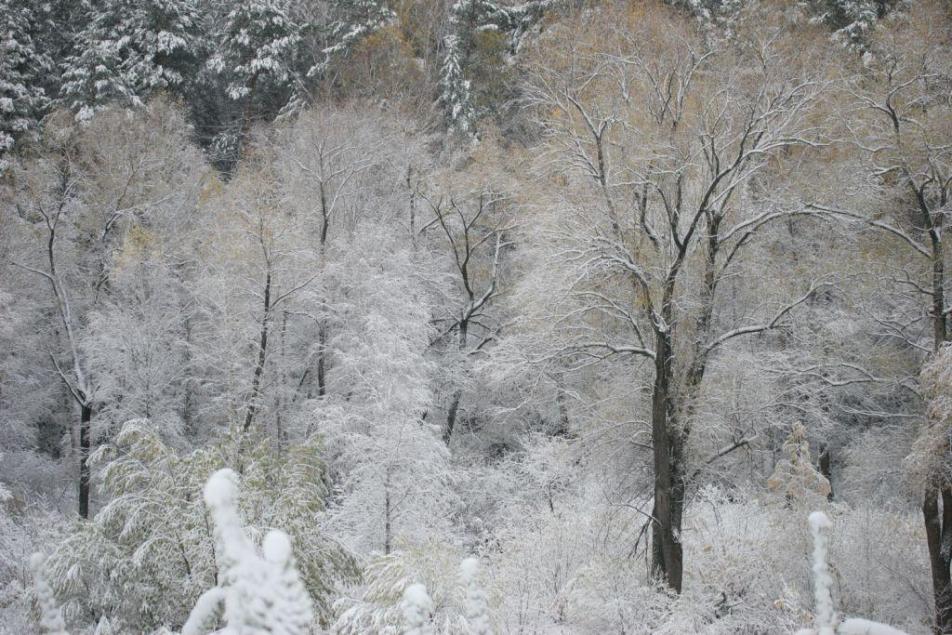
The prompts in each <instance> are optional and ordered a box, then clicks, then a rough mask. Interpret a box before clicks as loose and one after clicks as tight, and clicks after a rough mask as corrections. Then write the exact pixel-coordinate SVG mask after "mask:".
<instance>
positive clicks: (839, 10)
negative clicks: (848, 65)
mask: <svg viewBox="0 0 952 635" xmlns="http://www.w3.org/2000/svg"><path fill="white" fill-rule="evenodd" d="M812 4H813V7H812V8H813V11H814V12H815V13H816V17H815V18H814V20H815V21H820V22H823V23H824V24H826V25H827V26H829V27H830V28H831V29H833V39H834V40H836V41H838V42H840V43H842V44H843V45H844V46H847V47H850V48H853V49H859V50H863V49H864V48H865V47H866V42H867V40H868V38H869V35H870V33H871V32H872V30H873V29H874V28H875V27H876V21H877V20H879V19H880V18H882V17H884V16H885V15H886V14H887V13H889V11H891V10H892V9H893V8H894V7H895V5H896V4H897V2H896V0H813V2H812Z"/></svg>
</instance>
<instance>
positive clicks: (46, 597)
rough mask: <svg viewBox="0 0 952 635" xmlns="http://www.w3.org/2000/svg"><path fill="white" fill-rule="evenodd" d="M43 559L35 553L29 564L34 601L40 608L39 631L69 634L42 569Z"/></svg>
mask: <svg viewBox="0 0 952 635" xmlns="http://www.w3.org/2000/svg"><path fill="white" fill-rule="evenodd" d="M45 560H46V558H45V556H43V554H41V553H35V554H33V556H32V557H31V558H30V566H31V567H32V568H33V576H34V584H35V592H36V603H37V604H38V605H39V608H40V633H41V634H42V635H69V634H68V633H67V632H66V623H65V622H64V621H63V613H62V611H61V610H60V607H59V605H58V604H57V603H56V598H55V597H54V596H53V589H52V588H50V584H49V582H48V581H47V579H46V574H45V572H44V570H43V562H44V561H45Z"/></svg>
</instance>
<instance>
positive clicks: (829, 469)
mask: <svg viewBox="0 0 952 635" xmlns="http://www.w3.org/2000/svg"><path fill="white" fill-rule="evenodd" d="M832 462H833V457H832V456H830V446H828V445H826V444H823V445H821V446H820V474H822V475H823V476H824V477H825V478H826V480H827V481H829V482H830V493H829V494H827V495H826V498H827V500H833V466H832Z"/></svg>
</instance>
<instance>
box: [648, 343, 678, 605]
mask: <svg viewBox="0 0 952 635" xmlns="http://www.w3.org/2000/svg"><path fill="white" fill-rule="evenodd" d="M655 339H656V347H655V381H654V389H653V392H652V398H651V434H652V445H653V446H654V473H655V482H654V510H653V512H652V517H653V521H652V531H651V537H652V540H651V568H652V571H653V573H654V574H655V575H656V576H658V577H659V578H661V579H663V580H664V581H665V582H666V583H667V584H668V586H670V587H671V589H672V590H674V591H675V592H676V593H680V592H681V576H682V570H683V566H684V556H683V550H682V547H681V519H682V516H683V512H684V464H683V462H684V451H683V447H682V446H683V437H682V435H681V434H680V433H679V431H678V430H677V429H676V425H675V423H676V422H675V419H674V409H673V407H672V403H671V396H672V395H671V391H672V382H671V377H672V367H671V361H672V359H671V355H672V351H671V335H670V333H669V332H668V331H665V330H659V331H658V332H657V333H656V338H655Z"/></svg>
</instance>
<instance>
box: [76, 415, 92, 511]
mask: <svg viewBox="0 0 952 635" xmlns="http://www.w3.org/2000/svg"><path fill="white" fill-rule="evenodd" d="M92 418H93V409H92V406H91V405H89V404H80V417H79V516H80V517H81V518H89V450H90V445H91V435H92V432H91V430H90V421H91V420H92Z"/></svg>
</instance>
